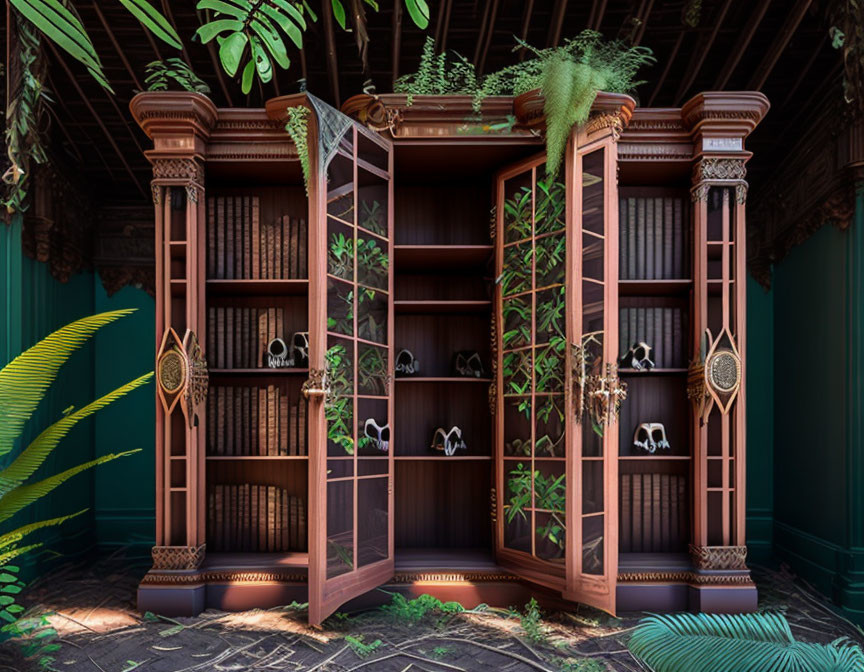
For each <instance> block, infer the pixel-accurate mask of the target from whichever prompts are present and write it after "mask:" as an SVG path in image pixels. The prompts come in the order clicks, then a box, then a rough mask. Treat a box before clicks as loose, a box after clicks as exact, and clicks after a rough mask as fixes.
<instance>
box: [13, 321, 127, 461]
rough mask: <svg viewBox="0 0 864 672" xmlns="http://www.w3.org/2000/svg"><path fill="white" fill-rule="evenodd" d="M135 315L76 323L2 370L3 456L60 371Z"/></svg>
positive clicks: (42, 341) (23, 353)
mask: <svg viewBox="0 0 864 672" xmlns="http://www.w3.org/2000/svg"><path fill="white" fill-rule="evenodd" d="M133 312H135V309H134V308H131V309H124V310H113V311H110V312H107V313H100V314H98V315H91V316H90V317H85V318H82V319H80V320H76V321H75V322H72V323H71V324H67V325H66V326H65V327H62V328H61V329H58V330H57V331H55V332H54V333H53V334H51V335H49V336H47V337H46V338H44V339H42V340H41V341H39V342H38V343H37V344H36V345H34V346H33V347H32V348H29V349H28V350H25V351H24V352H22V353H21V354H20V355H18V356H17V357H16V358H15V359H13V360H12V361H11V362H9V363H8V364H7V365H6V366H5V367H3V369H0V457H2V456H4V455H6V454H8V453H9V451H11V450H12V446H13V445H14V443H15V440H16V439H17V438H18V436H19V435H20V433H21V431H22V429H23V428H24V423H26V422H27V420H29V419H30V416H31V415H32V414H33V411H34V410H36V407H37V406H38V405H39V402H40V401H41V400H42V397H43V396H45V391H46V390H47V389H48V387H49V386H50V385H51V383H52V382H54V379H55V378H56V377H57V371H58V370H59V369H60V367H61V366H62V365H63V364H64V363H65V362H66V360H67V359H69V356H70V355H71V354H72V353H73V352H74V351H75V350H77V349H78V348H80V347H81V345H83V344H84V342H85V341H86V340H87V339H88V338H90V337H91V336H92V335H93V334H94V333H95V332H96V331H98V330H99V329H101V328H102V327H104V326H105V325H106V324H110V323H111V322H114V321H115V320H117V319H119V318H121V317H124V316H126V315H129V314H131V313H133Z"/></svg>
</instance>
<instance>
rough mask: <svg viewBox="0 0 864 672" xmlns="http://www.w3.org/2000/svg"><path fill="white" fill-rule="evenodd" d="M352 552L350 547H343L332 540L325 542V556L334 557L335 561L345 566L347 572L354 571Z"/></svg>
mask: <svg viewBox="0 0 864 672" xmlns="http://www.w3.org/2000/svg"><path fill="white" fill-rule="evenodd" d="M353 552H354V551H353V549H352V548H351V547H350V546H343V545H342V544H340V543H339V542H337V541H333V540H332V539H328V540H327V555H330V556H333V557H335V559H336V560H338V561H339V562H340V563H342V564H343V565H345V566H346V567H347V568H348V569H349V570H350V569H354V556H353V555H352V553H353Z"/></svg>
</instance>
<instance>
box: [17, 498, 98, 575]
mask: <svg viewBox="0 0 864 672" xmlns="http://www.w3.org/2000/svg"><path fill="white" fill-rule="evenodd" d="M85 511H87V509H81V510H80V511H76V512H75V513H70V514H69V515H67V516H58V517H57V518H49V519H48V520H40V521H38V522H36V523H30V524H29V525H22V526H21V527H19V528H18V529H16V530H12V531H11V532H6V533H5V534H0V552H2V553H9V552H10V549H9V548H8V547H9V546H12V545H13V544H17V543H18V542H19V541H21V540H22V539H23V538H24V537H26V536H27V535H28V534H30V533H31V532H35V531H36V530H41V529H42V528H43V527H54V526H55V525H62V524H63V523H65V522H66V521H67V520H71V519H72V518H75V517H77V516H80V515H81V514H82V513H84V512H85ZM4 549H5V550H4ZM3 564H4V562H2V561H0V565H3Z"/></svg>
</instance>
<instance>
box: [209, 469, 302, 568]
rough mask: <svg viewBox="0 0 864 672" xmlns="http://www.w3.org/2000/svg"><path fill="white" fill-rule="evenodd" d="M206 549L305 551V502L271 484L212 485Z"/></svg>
mask: <svg viewBox="0 0 864 672" xmlns="http://www.w3.org/2000/svg"><path fill="white" fill-rule="evenodd" d="M207 497H208V508H209V511H210V515H209V516H208V517H207V549H208V550H214V551H232V552H235V553H237V552H249V553H278V552H282V553H284V552H286V551H305V550H306V549H307V542H306V503H305V502H304V501H303V500H302V499H301V498H299V497H295V496H294V495H289V494H288V492H287V491H286V490H285V489H284V488H278V487H276V486H272V485H254V484H249V483H244V484H242V485H214V486H213V487H211V488H210V490H209V492H208V495H207Z"/></svg>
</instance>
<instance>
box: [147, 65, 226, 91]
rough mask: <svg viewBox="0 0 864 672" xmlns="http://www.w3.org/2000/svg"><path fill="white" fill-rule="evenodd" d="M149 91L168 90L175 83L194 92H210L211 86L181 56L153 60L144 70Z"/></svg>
mask: <svg viewBox="0 0 864 672" xmlns="http://www.w3.org/2000/svg"><path fill="white" fill-rule="evenodd" d="M144 74H145V77H144V84H145V85H146V86H147V90H148V91H168V90H169V89H170V88H172V87H173V86H174V85H176V86H179V87H180V89H181V90H183V91H191V92H192V93H203V94H208V93H210V87H209V86H207V84H206V82H204V80H202V79H201V78H200V77H198V75H196V74H195V73H194V72H193V70H192V68H190V67H189V66H188V65H186V62H185V61H184V60H183V59H180V58H166V59H165V60H164V61H151V62H150V63H148V64H147V67H146V69H145V70H144Z"/></svg>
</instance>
